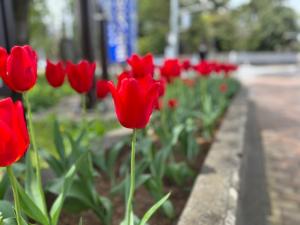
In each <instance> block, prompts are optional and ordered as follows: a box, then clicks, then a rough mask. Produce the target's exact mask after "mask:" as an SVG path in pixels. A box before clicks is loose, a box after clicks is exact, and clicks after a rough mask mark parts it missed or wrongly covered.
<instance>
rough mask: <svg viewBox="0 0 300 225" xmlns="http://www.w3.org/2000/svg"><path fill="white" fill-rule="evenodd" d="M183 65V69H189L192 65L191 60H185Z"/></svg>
mask: <svg viewBox="0 0 300 225" xmlns="http://www.w3.org/2000/svg"><path fill="white" fill-rule="evenodd" d="M181 67H182V69H183V70H189V69H190V68H191V67H192V65H191V62H190V60H189V59H185V60H183V62H182V64H181Z"/></svg>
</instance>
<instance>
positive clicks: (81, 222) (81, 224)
mask: <svg viewBox="0 0 300 225" xmlns="http://www.w3.org/2000/svg"><path fill="white" fill-rule="evenodd" d="M78 225H83V219H82V217H80V220H79V224H78Z"/></svg>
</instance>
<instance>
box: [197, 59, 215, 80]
mask: <svg viewBox="0 0 300 225" xmlns="http://www.w3.org/2000/svg"><path fill="white" fill-rule="evenodd" d="M195 70H196V71H197V72H198V73H199V75H201V76H205V77H207V76H209V75H210V73H211V72H212V67H211V65H210V64H209V63H208V62H207V61H205V60H203V61H201V62H199V63H198V65H196V66H195Z"/></svg>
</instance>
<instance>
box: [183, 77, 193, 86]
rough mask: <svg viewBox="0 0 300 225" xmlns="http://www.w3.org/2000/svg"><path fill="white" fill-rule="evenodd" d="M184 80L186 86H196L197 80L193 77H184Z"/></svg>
mask: <svg viewBox="0 0 300 225" xmlns="http://www.w3.org/2000/svg"><path fill="white" fill-rule="evenodd" d="M182 81H183V83H184V84H185V85H186V86H189V87H194V86H195V80H193V79H189V78H185V79H182Z"/></svg>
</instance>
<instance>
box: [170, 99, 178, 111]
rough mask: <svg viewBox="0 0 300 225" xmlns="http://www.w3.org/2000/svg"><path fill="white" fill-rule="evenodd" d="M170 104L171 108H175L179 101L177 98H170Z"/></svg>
mask: <svg viewBox="0 0 300 225" xmlns="http://www.w3.org/2000/svg"><path fill="white" fill-rule="evenodd" d="M168 106H169V108H170V109H175V108H176V107H177V106H178V101H177V100H176V99H174V98H173V99H170V100H169V101H168Z"/></svg>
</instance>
